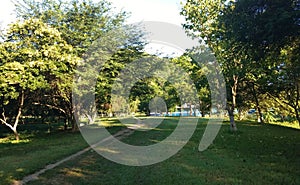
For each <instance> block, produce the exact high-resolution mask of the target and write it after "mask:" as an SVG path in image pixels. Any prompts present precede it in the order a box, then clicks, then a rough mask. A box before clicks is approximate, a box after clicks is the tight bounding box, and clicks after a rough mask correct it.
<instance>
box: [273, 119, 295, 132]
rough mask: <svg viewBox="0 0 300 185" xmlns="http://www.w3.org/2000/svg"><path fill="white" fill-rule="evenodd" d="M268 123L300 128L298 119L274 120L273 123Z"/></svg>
mask: <svg viewBox="0 0 300 185" xmlns="http://www.w3.org/2000/svg"><path fill="white" fill-rule="evenodd" d="M268 124H271V125H279V126H283V127H289V128H295V129H299V130H300V125H299V124H298V122H296V121H294V122H272V123H268Z"/></svg>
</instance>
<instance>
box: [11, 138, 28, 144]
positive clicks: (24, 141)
mask: <svg viewBox="0 0 300 185" xmlns="http://www.w3.org/2000/svg"><path fill="white" fill-rule="evenodd" d="M29 142H30V139H21V140H19V141H17V140H13V141H11V142H10V143H12V144H21V143H29Z"/></svg>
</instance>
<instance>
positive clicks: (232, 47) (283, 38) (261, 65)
mask: <svg viewBox="0 0 300 185" xmlns="http://www.w3.org/2000/svg"><path fill="white" fill-rule="evenodd" d="M296 2H297V1H295V0H288V1H284V0H275V1H272V0H266V1H257V0H238V1H233V0H232V1H223V0H207V1H199V0H188V1H187V2H186V4H185V5H184V7H183V9H182V12H181V14H182V15H184V16H185V17H186V23H185V24H184V28H185V29H186V30H187V32H188V33H189V34H190V35H192V36H193V37H202V38H204V40H205V41H206V43H207V44H208V46H209V47H210V48H211V49H212V51H213V52H214V53H215V55H216V57H217V59H218V61H219V63H221V67H222V70H223V74H224V76H225V79H226V83H227V85H228V95H229V96H228V100H229V102H230V104H231V105H230V106H228V113H229V116H230V120H231V125H232V126H233V127H234V124H233V123H234V115H233V111H234V109H235V108H236V107H237V106H238V102H237V98H238V96H240V97H242V99H244V98H245V97H243V95H246V93H243V92H241V91H242V90H248V91H249V90H250V92H251V94H252V96H253V102H254V104H255V106H256V108H257V110H258V112H259V116H258V117H259V118H260V120H261V121H263V119H262V112H261V108H260V100H259V97H260V96H259V95H260V94H261V93H264V92H266V91H264V89H266V88H265V86H268V85H270V84H272V83H275V82H274V81H272V82H271V81H270V77H269V75H270V69H274V71H276V70H275V69H276V68H278V66H280V65H281V64H280V63H279V61H280V62H281V63H282V61H281V60H280V53H281V52H282V50H283V48H285V46H287V45H290V43H293V40H297V39H296V38H297V37H299V23H297V22H298V20H299V8H297V7H296V4H297V3H296ZM273 79H276V78H273ZM277 79H278V76H277ZM268 80H269V81H268ZM243 86H245V87H247V86H248V88H245V87H243ZM294 107H295V106H294Z"/></svg>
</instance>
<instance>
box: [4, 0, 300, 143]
mask: <svg viewBox="0 0 300 185" xmlns="http://www.w3.org/2000/svg"><path fill="white" fill-rule="evenodd" d="M299 6H300V4H299V1H296V0H234V1H233V0H229V1H228V0H205V1H202V0H187V1H186V2H185V3H184V4H183V5H182V10H181V14H182V15H183V16H184V17H185V19H186V22H185V24H184V25H183V27H184V29H185V30H186V31H187V34H188V35H190V36H191V37H193V38H197V39H199V38H201V40H199V41H200V42H201V43H204V44H202V46H201V47H200V48H195V49H193V50H190V51H187V52H186V53H184V54H183V55H182V56H180V57H174V58H167V60H168V61H171V62H173V63H174V64H176V65H178V66H180V67H181V68H183V69H184V70H185V71H187V73H188V74H189V75H190V78H191V79H192V81H193V82H194V83H195V86H196V88H197V91H198V98H199V105H200V107H199V109H200V111H201V113H202V115H204V114H205V113H209V112H210V111H211V92H210V90H209V83H208V80H207V78H206V76H205V74H206V73H207V71H209V70H210V69H208V68H205V67H203V66H199V61H198V60H206V61H213V60H217V62H218V63H219V64H220V67H221V69H222V73H223V75H224V78H225V81H226V86H227V107H226V110H227V111H228V115H229V117H230V121H231V128H232V129H233V130H236V124H235V117H234V116H235V115H234V112H235V110H238V113H239V114H240V117H242V114H243V113H245V112H247V111H248V110H249V109H250V108H255V109H256V110H257V116H258V118H259V120H260V121H261V122H264V121H268V120H266V114H267V113H268V109H270V108H272V110H273V111H275V113H276V114H278V115H281V116H282V120H284V119H286V118H287V117H288V116H290V117H293V118H295V119H296V120H298V122H299V124H300V116H299V105H300V104H299V103H300V98H299V97H300V89H299V88H300V75H299V73H300V69H299V68H300V65H299V64H300V61H299V58H300V56H299V54H300V52H299V51H300V48H299V45H300V44H299V41H300V39H299V35H300V34H299V25H300V22H299V20H300V15H299V10H300V7H299ZM113 10H114V9H113V7H112V5H111V4H110V3H109V2H107V1H99V2H94V1H91V0H71V1H68V2H64V1H60V0H43V1H34V0H19V1H16V13H17V17H18V21H16V22H15V23H13V24H11V25H10V26H9V28H8V29H7V30H6V31H5V32H3V34H2V41H1V43H0V74H1V76H0V108H1V110H0V113H1V117H0V120H1V122H2V124H4V125H6V126H8V127H9V128H10V129H11V130H12V131H13V132H14V134H15V136H16V139H19V135H18V132H17V126H18V123H19V122H20V119H21V118H22V116H23V117H24V116H40V117H42V118H45V117H62V118H63V119H64V127H65V129H67V128H68V127H71V128H72V129H73V130H76V129H77V124H76V114H77V113H76V110H77V109H76V107H74V104H73V101H74V100H73V98H74V79H75V81H76V82H77V85H79V86H85V85H86V84H85V81H80V80H79V79H76V78H74V76H76V73H78V71H77V69H78V66H80V65H84V64H83V63H85V64H89V65H90V66H91V67H92V64H94V63H93V62H94V61H93V60H92V59H91V58H89V57H87V56H86V54H87V53H88V52H89V50H90V48H91V47H93V42H94V41H95V40H97V39H99V38H103V36H104V35H105V34H107V33H110V32H115V33H116V35H118V37H117V39H116V40H113V39H112V38H113V37H110V38H109V39H108V40H103V39H102V41H103V43H109V44H114V43H115V44H116V46H117V50H115V52H114V53H113V54H112V55H111V56H109V58H107V59H106V62H105V63H103V65H102V68H101V70H100V71H99V72H100V73H99V74H96V75H98V77H97V82H96V84H95V87H93V88H92V90H93V91H94V94H95V100H96V110H97V112H98V113H100V114H106V115H108V114H113V113H114V112H113V110H112V107H111V89H112V85H113V84H114V81H115V80H116V79H117V77H118V75H119V74H120V71H121V70H122V69H123V68H124V67H125V66H126V64H129V63H131V62H132V61H136V60H137V59H139V58H147V57H148V58H151V59H152V60H158V61H159V62H164V60H165V59H162V58H159V57H156V56H153V55H150V54H147V53H146V52H145V51H144V46H145V45H146V44H147V42H146V40H145V34H146V33H144V32H143V30H142V28H140V27H138V26H132V27H126V24H125V22H126V19H127V18H128V16H129V14H128V13H127V12H123V11H121V12H114V11H113ZM124 27H126V32H125V33H124V35H122V34H118V33H117V32H116V30H119V29H124ZM120 40H121V41H120ZM109 44H108V45H109ZM107 47H109V46H107ZM95 57H97V56H95ZM102 57H103V56H102ZM86 74H87V75H95V74H89V72H88V71H87V73H86ZM176 85H177V86H176ZM179 85H180V84H175V85H174V84H171V83H170V82H168V81H166V80H163V79H160V78H154V77H153V78H147V79H143V80H140V81H138V82H137V83H136V84H135V85H134V87H133V88H132V90H131V94H130V97H129V99H130V105H129V106H130V109H131V111H132V112H137V111H141V112H145V113H149V111H150V110H149V105H148V104H149V101H150V100H152V99H153V98H155V97H156V96H159V97H162V98H163V99H164V100H165V102H166V104H167V105H168V110H167V111H173V110H175V107H176V105H180V100H179V97H178V94H177V92H176V88H178V86H179ZM181 85H182V84H181ZM183 88H184V87H183ZM90 92H91V89H87V90H86V91H85V92H84V93H86V94H89V93H90ZM72 93H73V94H72ZM75 93H76V91H75ZM78 95H80V94H78ZM81 95H82V94H81ZM187 101H188V100H187ZM121 102H122V101H121V100H120V101H119V103H120V104H119V105H120V107H118V109H119V110H122V109H123V108H122V105H121ZM81 106H84V105H81ZM126 106H127V105H126ZM263 114H265V115H263ZM86 116H87V117H88V118H89V121H90V122H93V115H91V114H90V113H88V112H87V113H86Z"/></svg>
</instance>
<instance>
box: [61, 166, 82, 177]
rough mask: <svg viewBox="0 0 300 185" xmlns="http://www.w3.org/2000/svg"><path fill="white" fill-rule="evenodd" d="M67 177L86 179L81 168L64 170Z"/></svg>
mask: <svg viewBox="0 0 300 185" xmlns="http://www.w3.org/2000/svg"><path fill="white" fill-rule="evenodd" d="M63 171H64V172H65V173H66V175H67V176H69V177H70V176H71V177H84V174H83V173H82V170H81V169H79V168H72V169H67V168H65V169H64V170H63Z"/></svg>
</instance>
